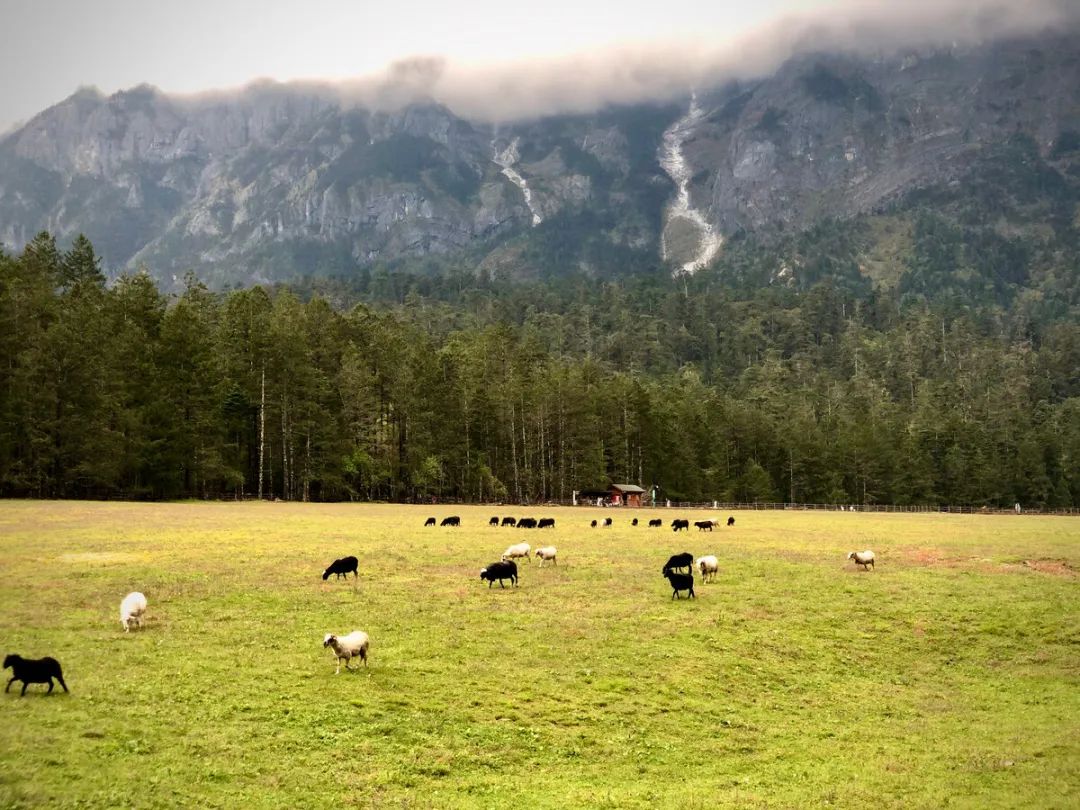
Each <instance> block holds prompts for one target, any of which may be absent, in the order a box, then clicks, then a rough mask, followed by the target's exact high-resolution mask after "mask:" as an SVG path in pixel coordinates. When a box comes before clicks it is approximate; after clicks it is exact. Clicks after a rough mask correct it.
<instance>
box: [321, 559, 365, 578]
mask: <svg viewBox="0 0 1080 810" xmlns="http://www.w3.org/2000/svg"><path fill="white" fill-rule="evenodd" d="M349 573H352V575H353V578H354V579H359V578H360V561H359V560H358V559H356V557H342V558H341V559H340V560H334V561H333V562H332V563H330V567H329V568H327V569H326V570H325V571H323V575H322V578H323V581H324V582H325V581H326V580H328V579H330V575H331V574H337V578H338V579H340V578H341V577H345V579H348V578H349Z"/></svg>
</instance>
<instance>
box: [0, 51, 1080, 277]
mask: <svg viewBox="0 0 1080 810" xmlns="http://www.w3.org/2000/svg"><path fill="white" fill-rule="evenodd" d="M688 110H689V111H690V114H688ZM1078 132H1080V38H1078V37H1069V36H1065V35H1060V36H1050V35H1047V36H1044V37H1041V38H1037V39H1027V40H1023V41H1008V42H1000V43H995V44H991V45H986V46H982V47H979V48H973V49H970V50H967V51H947V52H942V51H934V52H926V53H914V52H912V53H905V54H900V55H897V56H893V57H889V58H882V59H879V60H865V59H857V58H854V57H849V56H842V55H816V56H803V57H800V58H797V59H793V60H791V61H790V62H788V63H787V64H785V65H784V66H783V67H782V68H781V69H780V70H779V71H778V72H777V73H776V74H775V75H774V76H771V77H768V78H766V79H762V80H760V81H756V82H752V83H742V84H738V85H727V86H722V87H717V88H712V89H709V90H706V89H699V91H698V94H697V96H696V98H695V99H694V102H693V106H691V100H690V97H689V94H688V95H687V98H686V99H682V100H676V101H675V102H673V103H671V104H666V105H659V104H658V105H641V106H637V107H628V108H619V109H609V110H604V111H600V112H597V113H595V114H592V115H582V116H559V117H553V118H548V119H540V120H536V121H531V122H526V123H518V124H513V125H502V126H500V127H493V126H491V125H488V124H478V123H473V122H469V121H466V120H463V119H461V118H459V117H457V116H455V115H454V114H453V113H452V112H451V111H449V110H447V109H445V108H444V107H440V106H438V105H435V104H420V105H414V106H412V107H408V108H406V109H403V110H400V111H397V112H392V113H387V112H372V111H368V110H364V109H358V108H355V107H346V106H342V105H341V104H340V103H339V102H338V101H337V100H335V99H334V98H333V97H331V96H330V95H328V94H319V93H318V92H313V91H310V90H303V89H300V88H293V87H288V86H279V85H272V84H263V85H255V86H252V87H249V88H247V89H246V90H244V91H242V92H240V93H236V94H231V95H224V94H223V95H220V96H216V97H205V98H202V99H199V100H187V99H178V98H172V97H169V96H167V95H164V94H162V93H160V92H158V91H156V90H154V89H153V88H149V87H138V88H135V89H133V90H130V91H126V92H122V93H117V94H115V95H113V96H110V97H108V98H106V97H104V96H102V95H100V94H98V93H96V92H94V91H86V90H83V91H80V92H78V93H76V94H75V95H73V96H71V97H70V98H68V99H67V100H65V101H63V102H61V103H60V104H58V105H56V106H54V107H52V108H50V109H48V110H46V111H44V112H43V113H41V114H40V115H38V116H37V117H35V118H34V119H33V120H31V121H30V122H29V123H28V124H26V125H25V126H24V127H22V128H21V129H19V130H17V131H15V132H13V133H11V134H9V135H8V136H7V137H5V138H4V139H3V140H2V141H0V242H2V243H3V245H4V247H5V249H8V250H18V249H20V248H21V247H22V245H23V244H24V243H25V242H26V241H28V240H29V239H31V238H32V237H33V236H34V234H35V233H36V232H38V231H40V230H43V229H48V230H51V231H53V232H54V233H57V234H58V235H59V236H60V237H61V238H65V237H67V238H70V237H73V236H74V235H75V234H77V233H79V232H83V233H85V234H86V235H87V236H89V237H90V239H91V240H92V241H93V242H94V245H95V247H96V248H97V249H98V250H99V251H100V252H101V254H102V256H103V257H104V260H105V263H106V266H107V267H108V268H109V269H110V270H112V271H118V270H121V269H124V268H128V267H133V266H137V265H139V264H145V265H146V266H147V267H148V268H149V269H150V270H151V272H152V273H154V274H156V275H157V276H159V277H160V278H162V279H163V280H164V281H166V282H167V283H168V282H170V281H172V280H174V279H176V278H177V277H179V276H180V275H181V274H182V273H183V272H184V271H185V270H187V269H194V270H196V271H197V272H199V273H200V275H202V276H203V277H204V278H207V279H209V280H210V281H211V282H215V283H220V284H226V283H247V282H250V281H260V280H273V279H276V278H288V277H291V276H295V275H297V274H308V273H322V272H327V273H338V272H348V271H349V270H351V269H353V268H355V267H357V266H362V265H365V264H370V263H374V262H377V261H382V262H390V261H394V260H397V259H408V258H415V257H422V256H427V255H432V254H444V255H445V254H454V253H457V252H463V251H467V252H468V255H469V256H471V257H472V259H470V261H474V262H475V263H476V264H478V265H479V264H481V263H483V262H485V261H488V260H486V259H485V258H484V257H485V256H488V257H489V259H490V261H488V264H499V263H500V259H499V257H500V256H501V257H503V259H506V257H508V256H523V255H526V254H528V251H527V250H524V249H523V248H524V247H525V246H527V245H529V244H533V243H541V242H543V243H545V244H550V243H551V242H552V240H557V241H559V244H560V249H559V251H555V253H556V254H557V255H558V256H560V257H562V258H560V259H559V261H565V262H566V263H569V264H573V265H574V266H575V267H584V268H586V269H588V267H589V266H590V261H592V260H591V259H590V258H589V256H590V255H591V256H597V255H601V254H603V253H604V252H610V251H609V250H608V249H609V248H610V249H612V250H615V251H616V252H617V251H618V250H621V251H624V253H622V254H619V255H631V254H634V255H639V256H647V257H651V260H652V261H660V260H661V253H662V252H663V254H664V255H663V259H664V260H665V261H667V262H668V264H669V265H670V266H671V267H672V269H673V270H678V269H680V268H685V269H689V270H692V269H694V268H695V267H697V266H700V263H701V262H700V259H701V257H702V256H703V255H704V254H703V252H702V250H703V247H702V246H703V245H705V244H706V240H712V241H711V242H709V243H708V244H715V245H717V246H719V243H720V241H721V238H722V237H723V236H725V235H729V234H731V233H733V232H736V231H738V230H740V229H759V228H783V229H799V228H804V227H807V226H809V225H811V224H813V223H814V222H815V221H817V220H818V219H820V218H821V217H823V216H851V215H854V214H858V213H861V212H865V211H869V210H873V209H875V208H877V207H880V206H882V205H884V204H887V203H888V202H889V201H890V200H892V199H894V198H896V197H897V196H899V195H901V194H904V193H905V192H907V191H910V190H912V189H915V188H919V187H923V186H927V185H933V184H936V183H941V182H949V181H950V180H952V179H954V178H957V177H960V176H961V175H962V174H963V172H964V171H965V170H966V168H967V167H968V166H969V165H970V163H971V162H972V161H973V160H975V159H976V158H977V157H978V155H979V154H980V152H981V150H983V149H984V148H985V147H986V146H987V145H990V144H993V143H997V142H1000V141H1002V140H1004V139H1007V138H1009V137H1012V136H1013V135H1015V134H1017V133H1023V134H1026V135H1028V136H1030V137H1032V138H1033V139H1034V140H1035V142H1036V143H1037V144H1038V146H1039V149H1040V150H1041V151H1042V152H1043V153H1044V154H1045V155H1051V154H1053V155H1057V156H1059V157H1060V156H1061V155H1064V157H1061V158H1060V160H1059V163H1060V162H1061V161H1065V162H1066V163H1068V161H1070V160H1073V159H1075V158H1076V153H1077V150H1076V149H1075V147H1074V148H1073V149H1072V150H1071V151H1070V150H1068V149H1066V150H1064V151H1063V150H1062V149H1061V148H1060V146H1061V144H1062V143H1065V142H1071V141H1070V139H1072V140H1080V136H1078V135H1077V133H1078ZM665 134H666V135H667V137H666V138H665ZM676 147H677V152H673V151H672V150H673V149H674V148H676ZM1066 168H1067V167H1066ZM680 212H682V213H681V214H680ZM688 212H689V213H688ZM545 240H546V241H545ZM586 241H589V243H590V244H591V245H592V249H591V253H590V250H586V249H585V248H584V247H582V246H583V245H584V244H585V242H586ZM597 245H599V246H600V248H599V249H597ZM604 245H606V246H607V248H604V247H603V246H604ZM625 251H629V253H625ZM706 252H708V251H706ZM714 252H715V251H712V252H709V255H710V256H711V255H712V253H714ZM545 255H547V254H545ZM545 270H546V268H544V267H541V268H539V270H538V271H540V272H544V271H545Z"/></svg>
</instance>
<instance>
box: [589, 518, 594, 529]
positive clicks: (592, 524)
mask: <svg viewBox="0 0 1080 810" xmlns="http://www.w3.org/2000/svg"><path fill="white" fill-rule="evenodd" d="M589 525H590V526H592V527H593V528H594V529H595V528H596V521H595V520H594V521H593V522H592V523H591V524H589Z"/></svg>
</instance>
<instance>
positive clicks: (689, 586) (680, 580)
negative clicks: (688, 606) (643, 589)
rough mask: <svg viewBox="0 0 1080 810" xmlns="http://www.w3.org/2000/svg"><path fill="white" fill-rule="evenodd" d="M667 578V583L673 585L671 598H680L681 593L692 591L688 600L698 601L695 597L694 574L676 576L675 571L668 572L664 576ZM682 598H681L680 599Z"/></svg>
mask: <svg viewBox="0 0 1080 810" xmlns="http://www.w3.org/2000/svg"><path fill="white" fill-rule="evenodd" d="M664 576H665V577H667V581H668V582H670V583H671V598H672V599H674V598H675V597H677V596H679V591H690V596H688V597H687V598H688V599H696V598H697V597H696V596H695V595H694V576H693V574H676V573H675V572H674V571H667V572H665V574H664ZM679 598H680V599H681V598H682V597H681V596H680V597H679Z"/></svg>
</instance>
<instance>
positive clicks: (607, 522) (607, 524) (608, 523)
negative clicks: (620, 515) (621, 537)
mask: <svg viewBox="0 0 1080 810" xmlns="http://www.w3.org/2000/svg"><path fill="white" fill-rule="evenodd" d="M604 525H605V526H610V525H611V518H604Z"/></svg>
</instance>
